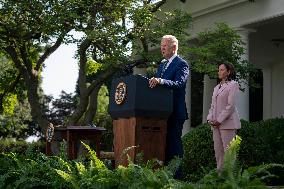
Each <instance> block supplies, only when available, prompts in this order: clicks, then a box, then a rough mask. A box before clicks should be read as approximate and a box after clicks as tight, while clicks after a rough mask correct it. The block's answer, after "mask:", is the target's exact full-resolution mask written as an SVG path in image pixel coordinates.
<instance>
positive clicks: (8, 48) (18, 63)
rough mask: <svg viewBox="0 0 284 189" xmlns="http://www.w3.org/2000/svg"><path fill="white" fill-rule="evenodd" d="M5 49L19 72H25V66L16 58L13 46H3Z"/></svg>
mask: <svg viewBox="0 0 284 189" xmlns="http://www.w3.org/2000/svg"><path fill="white" fill-rule="evenodd" d="M5 51H6V52H7V53H8V54H9V55H10V56H11V59H12V60H13V62H14V63H15V65H16V67H17V68H18V69H19V71H20V72H22V74H25V73H26V71H27V70H26V68H25V66H24V65H23V64H22V63H21V61H20V60H19V58H18V54H17V52H16V50H15V48H14V47H11V46H8V47H6V48H5Z"/></svg>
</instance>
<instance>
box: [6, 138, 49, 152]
mask: <svg viewBox="0 0 284 189" xmlns="http://www.w3.org/2000/svg"><path fill="white" fill-rule="evenodd" d="M44 149H45V143H44V142H42V141H38V142H32V143H29V142H26V141H24V140H15V139H13V138H3V139H0V153H9V152H13V153H18V154H25V153H26V152H27V150H33V151H37V152H44Z"/></svg>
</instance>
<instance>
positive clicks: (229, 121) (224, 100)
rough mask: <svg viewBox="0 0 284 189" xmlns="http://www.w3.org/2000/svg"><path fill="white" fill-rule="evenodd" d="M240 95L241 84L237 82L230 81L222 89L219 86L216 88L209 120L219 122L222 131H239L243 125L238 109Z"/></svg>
mask: <svg viewBox="0 0 284 189" xmlns="http://www.w3.org/2000/svg"><path fill="white" fill-rule="evenodd" d="M238 93H239V84H238V83H237V82H236V81H228V82H226V83H224V84H223V86H222V87H221V88H220V84H218V85H217V86H216V87H215V88H214V92H213V96H212V102H211V108H210V109H209V114H208V116H207V120H209V121H213V120H217V121H218V122H219V123H221V125H220V129H239V128H241V123H240V119H239V115H238V111H237V108H236V100H237V94H238Z"/></svg>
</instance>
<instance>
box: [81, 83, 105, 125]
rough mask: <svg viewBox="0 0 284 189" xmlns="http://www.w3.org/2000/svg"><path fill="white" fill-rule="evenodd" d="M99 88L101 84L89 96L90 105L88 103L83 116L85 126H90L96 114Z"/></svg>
mask: <svg viewBox="0 0 284 189" xmlns="http://www.w3.org/2000/svg"><path fill="white" fill-rule="evenodd" d="M101 86H102V84H100V85H97V86H96V87H95V88H94V90H93V91H92V93H91V95H90V103H89V107H88V110H87V112H86V116H85V123H86V124H87V125H88V124H91V123H92V122H93V119H94V117H95V115H96V113H97V107H98V94H99V91H100V88H101Z"/></svg>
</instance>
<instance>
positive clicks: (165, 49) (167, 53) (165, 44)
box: [161, 39, 175, 59]
mask: <svg viewBox="0 0 284 189" xmlns="http://www.w3.org/2000/svg"><path fill="white" fill-rule="evenodd" d="M169 42H170V40H169V39H162V41H161V53H162V55H163V57H164V58H165V59H170V58H171V57H172V56H173V55H174V52H175V45H173V46H172V47H171V46H170V43H169Z"/></svg>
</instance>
